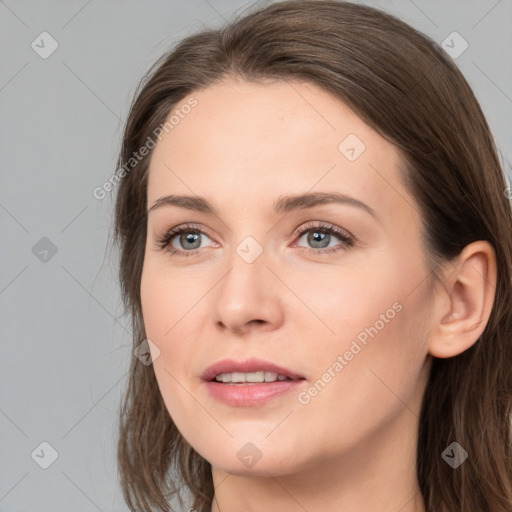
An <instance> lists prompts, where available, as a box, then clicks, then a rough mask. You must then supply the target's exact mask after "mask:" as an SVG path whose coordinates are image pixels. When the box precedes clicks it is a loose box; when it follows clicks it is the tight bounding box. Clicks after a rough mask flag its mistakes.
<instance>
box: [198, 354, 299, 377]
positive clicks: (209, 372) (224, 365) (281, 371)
mask: <svg viewBox="0 0 512 512" xmlns="http://www.w3.org/2000/svg"><path fill="white" fill-rule="evenodd" d="M258 371H267V372H274V373H277V374H278V375H284V376H286V377H289V378H290V379H303V378H304V377H303V376H302V375H299V374H298V373H295V372H293V371H291V370H288V368H284V367H283V366H279V365H277V364H274V363H271V362H270V361H264V360H263V359H255V358H252V359H246V360H245V361H235V360H233V359H223V360H222V361H218V362H217V363H214V364H212V365H211V366H209V367H208V368H206V370H205V371H204V372H203V373H202V374H201V379H203V380H205V381H211V380H214V379H215V377H216V376H217V375H219V374H221V373H233V372H241V373H249V372H258Z"/></svg>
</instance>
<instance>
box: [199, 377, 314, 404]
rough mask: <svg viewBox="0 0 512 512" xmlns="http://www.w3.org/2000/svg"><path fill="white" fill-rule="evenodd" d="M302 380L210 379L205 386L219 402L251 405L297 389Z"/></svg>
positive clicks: (262, 402) (268, 400)
mask: <svg viewBox="0 0 512 512" xmlns="http://www.w3.org/2000/svg"><path fill="white" fill-rule="evenodd" d="M304 382H306V381H305V380H304V379H302V380H284V381H275V382H266V383H254V384H223V383H221V382H217V381H212V382H206V387H207V389H208V392H209V393H210V395H211V396H212V397H213V398H215V399H216V400H218V401H219V402H223V403H225V404H227V405H232V406H239V407H252V406H255V405H263V404H265V403H267V402H270V401H271V400H273V399H274V398H278V397H280V396H283V395H285V394H287V393H291V392H292V391H297V389H298V388H299V387H300V386H302V385H303V383H304Z"/></svg>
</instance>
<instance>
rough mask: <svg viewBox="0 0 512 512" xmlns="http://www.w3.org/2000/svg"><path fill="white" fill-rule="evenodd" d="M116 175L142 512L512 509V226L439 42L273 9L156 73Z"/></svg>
mask: <svg viewBox="0 0 512 512" xmlns="http://www.w3.org/2000/svg"><path fill="white" fill-rule="evenodd" d="M118 163H119V166H118V168H120V169H123V171H122V174H121V175H120V177H121V178H122V179H121V180H120V184H119V187H118V196H117V203H116V212H115V213H116V219H115V229H116V240H117V242H118V243H119V246H120V250H121V260H120V281H121V287H122V292H123V297H124V300H125V303H126V306H127V308H128V310H129V311H130V313H131V315H132V318H133V343H134V349H135V354H136V355H137V356H138V357H137V358H134V359H133V361H132V367H131V376H130V385H129V389H128V390H127V392H126V396H125V401H124V403H123V407H122V410H121V412H120V439H119V450H118V455H119V470H120V476H121V482H122V486H123V490H124V495H125V499H126V501H127V503H128V505H129V506H130V508H131V510H145V511H149V510H153V509H154V507H157V509H158V510H169V501H168V499H169V498H171V497H173V496H176V495H177V496H178V498H179V499H180V503H181V504H182V506H185V501H184V500H182V497H181V496H180V495H179V492H178V491H179V490H180V488H181V489H182V490H185V491H188V492H190V493H191V495H192V496H191V504H192V507H193V509H194V510H197V511H201V512H205V511H215V512H218V511H222V512H231V511H240V510H279V511H295V510H297V511H298V510H308V511H316V510H323V511H339V510H351V511H354V512H356V511H363V510H364V511H366V510H379V511H382V512H395V511H398V510H400V511H401V512H412V511H428V512H438V511H446V512H455V511H460V512H462V511H465V512H467V511H470V510H471V511H486V512H491V511H492V512H506V511H507V512H510V511H512V484H511V481H512V460H511V459H512V443H511V401H512V371H511V362H512V342H511V332H512V296H511V295H512V294H511V292H512V241H511V234H512V219H511V211H510V205H509V202H508V199H507V197H506V195H505V193H504V191H505V189H506V183H505V180H504V176H503V171H502V169H501V167H500V163H499V160H498V157H497V154H496V148H495V145H494V142H493V138H492V135H491V133H490V131H489V127H488V125H487V123H486V120H485V118H484V116H483V114H482V111H481V109H480V107H479V105H478V103H477V100H476V99H475V96H474V94H473V93H472V91H471V89H470V87H469V86H468V84H467V82H466V81H465V79H464V78H463V76H462V74H461V73H460V72H459V71H458V69H457V67H456V66H455V65H454V64H453V62H452V61H451V60H450V57H449V56H447V55H446V54H445V53H444V52H443V51H442V50H441V49H440V48H439V46H438V45H437V44H436V43H434V42H432V41H431V40H430V39H428V38H427V37H425V36H424V35H422V34H420V33H418V32H417V31H416V30H414V29H412V28H411V27H409V26H408V25H406V24H404V23H403V22H401V21H399V20H398V19H396V18H394V17H392V16H390V15H388V14H385V13H383V12H381V11H378V10H376V9H373V8H370V7H366V6H362V5H355V4H351V3H346V2H336V1H322V2H318V1H314V0H313V1H311V0H304V1H297V2H293V1H292V2H288V1H286V2H281V3H277V4H273V5H270V6H268V7H266V8H264V9H260V10H258V11H255V12H253V13H251V14H248V15H246V16H245V17H243V18H241V19H238V20H236V21H235V22H233V23H231V24H229V25H227V26H226V27H225V28H223V29H220V30H210V31H205V32H202V33H200V34H197V35H194V36H191V37H188V38H187V39H185V40H184V41H183V42H181V43H180V44H179V45H178V46H177V47H176V48H175V49H174V50H173V51H172V52H170V53H169V54H168V55H164V56H163V57H162V58H161V59H160V61H159V62H158V63H156V64H155V66H154V68H153V70H152V71H151V73H149V74H148V76H146V77H145V80H144V81H143V83H142V84H141V86H140V88H139V90H138V92H137V94H136V98H135V100H134V102H133V104H132V106H131V110H130V114H129V117H128V120H127V124H126V127H125V133H124V138H123V145H122V150H121V154H120V157H119V162H118ZM189 244H191V245H189ZM144 351H145V352H146V353H145V354H144V357H142V354H143V353H144ZM148 360H149V362H151V360H152V362H153V364H149V363H148ZM142 363H144V364H142Z"/></svg>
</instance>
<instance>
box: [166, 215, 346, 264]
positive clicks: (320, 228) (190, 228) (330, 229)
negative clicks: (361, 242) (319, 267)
mask: <svg viewBox="0 0 512 512" xmlns="http://www.w3.org/2000/svg"><path fill="white" fill-rule="evenodd" d="M313 230H315V232H322V233H326V234H328V235H334V236H336V237H337V238H338V239H339V240H340V241H341V242H342V244H341V245H338V246H335V247H330V248H325V249H313V248H311V247H299V249H300V250H305V251H306V252H309V253H312V254H326V253H331V252H336V251H340V250H347V249H349V248H350V247H353V246H354V244H355V238H354V237H353V236H352V235H350V234H349V233H348V232H346V231H343V230H341V229H339V228H337V227H336V226H333V225H330V224H323V223H317V224H315V223H308V224H306V225H304V226H303V227H302V228H301V229H300V230H299V231H298V232H297V234H296V238H298V239H300V238H302V236H303V235H304V233H307V232H308V231H313ZM184 232H193V233H201V234H202V235H206V236H208V233H205V232H204V231H203V230H202V229H200V228H199V227H197V226H195V225H194V224H184V225H182V226H178V227H176V228H173V229H171V230H169V231H168V232H167V233H165V234H164V235H163V236H161V237H159V238H158V239H157V241H156V244H157V245H158V247H160V249H161V250H164V249H166V248H167V246H168V245H169V244H170V243H171V242H172V240H173V239H174V238H176V237H177V236H178V235H181V234H182V233H184ZM343 245H344V246H345V247H343ZM167 250H168V251H169V253H170V254H171V255H175V254H176V255H178V256H182V257H186V258H188V257H189V256H195V255H196V254H198V253H199V249H193V250H191V251H182V250H180V249H174V248H173V249H172V250H171V249H167Z"/></svg>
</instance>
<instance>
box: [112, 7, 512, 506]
mask: <svg viewBox="0 0 512 512" xmlns="http://www.w3.org/2000/svg"><path fill="white" fill-rule="evenodd" d="M227 76H233V77H239V78H241V79H244V80H247V81H258V80H259V79H262V78H274V79H275V78H277V79H282V80H300V81H309V82H312V83H314V84H316V85H319V86H321V87H322V88H324V89H325V90H326V91H328V92H330V93H331V94H332V95H333V96H335V97H337V98H339V99H340V100H341V101H343V102H345V103H346V104H347V105H348V106H349V107H351V108H352V109H353V111H354V112H355V113H356V114H357V115H359V116H360V117H361V118H362V119H363V120H364V121H365V122H366V123H367V124H368V125H370V126H371V127H373V128H374V129H375V130H377V131H378V132H379V133H380V134H381V135H382V136H383V137H385V138H386V139H387V140H388V141H390V142H391V143H392V144H394V145H396V146H397V147H398V148H399V149H400V150H401V154H402V156H403V161H404V163H405V165H404V169H403V176H402V177H403V180H404V184H405V185H406V186H407V187H408V190H409V191H410V192H411V194H412V195H413V197H414V198H415V200H416V201H417V204H418V207H419V211H420V212H421V216H422V236H423V238H422V241H423V247H424V254H425V258H426V261H427V262H428V265H429V267H430V268H431V269H432V271H433V272H434V274H433V275H434V281H435V278H437V276H438V274H437V273H436V272H437V271H439V269H440V265H442V264H443V262H444V263H446V262H449V261H450V260H451V259H452V258H453V257H455V256H457V255H458V254H459V253H460V252H461V250H462V249H463V248H464V247H465V246H466V245H467V244H469V243H471V242H474V241H477V240H487V241H489V242H490V243H491V244H492V246H493V247H494V249H495V253H496V258H497V271H498V282H497V288H496V294H495V301H494V305H493V309H492V312H491V316H490V319H489V321H488V323H487V325H486V328H485V330H484V332H483V334H482V335H481V337H480V338H479V340H478V341H477V343H475V344H474V345H473V346H472V347H471V348H470V349H468V350H466V351H465V352H463V353H462V354H460V355H459V356H457V357H453V358H447V359H438V358H434V360H433V364H432V369H431V375H430V380H429V382H428V386H427V389H426V391H425V395H424V400H423V406H422V411H421V416H420V426H419V442H418V450H417V467H416V470H417V477H418V481H419V485H420V488H421V492H422V494H423V499H424V502H425V506H426V510H427V511H428V512H438V511H440V510H449V511H450V512H462V511H464V512H468V511H469V510H472V511H476V510H478V511H481V512H511V511H512V483H511V482H512V428H511V408H512V236H511V235H512V215H511V209H510V203H509V201H508V199H507V197H506V194H505V189H506V183H505V179H504V173H503V170H502V167H501V165H500V161H499V158H498V156H497V150H496V147H495V144H494V141H493V137H492V135H491V132H490V130H489V127H488V125H487V122H486V120H485V118H484V115H483V113H482V111H481V109H480V106H479V104H478V102H477V100H476V98H475V96H474V94H473V92H472V91H471V89H470V87H469V85H468V83H467V82H466V80H465V79H464V77H463V75H462V74H461V72H460V71H459V70H458V68H457V67H456V66H455V65H454V63H453V61H452V60H451V58H450V57H448V56H447V55H446V54H445V53H444V51H443V50H442V49H441V48H440V47H439V45H438V44H437V43H435V42H434V41H432V40H431V39H429V38H428V37H426V36H424V35H423V34H421V33H419V32H418V31H416V30H414V29H413V28H411V27H410V26H408V25H407V24H405V23H403V22H402V21H400V20H399V19H397V18H395V17H393V16H391V15H389V14H386V13H384V12H381V11H380V10H377V9H374V8H371V7H367V6H363V5H357V4H352V3H348V2H342V1H319V0H302V1H284V2H280V3H275V4H271V5H270V6H267V7H265V8H259V9H257V10H253V11H252V12H249V13H246V14H245V15H244V16H243V17H239V18H238V19H236V20H234V21H232V22H231V23H228V24H227V25H226V26H225V27H224V28H221V29H219V30H205V31H203V32H201V33H198V34H195V35H192V36H190V37H187V38H186V39H185V40H183V41H182V42H181V43H180V44H178V45H177V46H176V47H175V48H174V49H173V50H172V51H170V52H169V53H168V54H166V55H164V56H162V57H161V58H160V59H159V60H158V61H157V62H156V63H155V64H154V65H153V66H152V67H151V69H150V71H149V72H148V73H147V74H146V76H145V77H144V78H143V79H142V81H141V82H140V84H139V88H138V89H137V91H136V95H135V99H134V101H133V103H132V105H131V108H130V113H129V116H128V119H127V122H126V127H125V131H124V137H123V141H122V148H121V152H120V155H119V160H118V169H121V167H122V166H123V165H125V166H126V163H127V162H128V161H130V159H132V158H133V155H134V154H135V153H137V152H138V150H139V149H140V148H141V147H142V146H144V145H147V144H148V141H149V140H150V139H151V140H153V141H154V140H155V136H156V134H158V133H160V132H158V129H159V127H161V126H163V125H165V123H166V120H167V119H168V116H169V115H170V114H171V112H172V110H173V108H174V107H175V106H176V105H177V104H178V103H179V102H180V101H181V100H183V99H184V98H186V97H187V96H189V95H191V94H192V93H193V92H194V91H197V90H200V89H202V88H206V87H208V86H211V85H213V84H215V83H216V82H218V81H220V80H221V79H223V78H225V77H227ZM150 157H151V151H149V154H148V155H147V156H145V157H144V158H141V159H140V161H137V164H136V165H135V164H134V165H133V168H131V169H127V168H126V167H125V168H124V169H125V171H124V172H122V173H120V174H119V178H120V179H119V183H118V188H117V198H116V206H115V241H116V242H117V243H118V245H119V248H120V263H119V278H120V284H121V291H122V296H123V300H124V303H125V307H126V309H127V311H128V312H129V314H130V316H131V319H132V327H133V346H134V347H136V346H138V345H139V344H140V343H141V341H142V340H144V339H145V338H146V336H145V331H144V323H143V318H142V312H141V299H140V282H141V274H142V266H143V262H144V250H145V242H146V222H147V216H146V208H147V205H146V202H147V198H146V195H147V173H148V165H149V159H150ZM132 163H133V162H132ZM130 165H132V164H130ZM119 426H120V436H119V444H118V468H119V473H120V478H121V484H122V489H123V493H124V497H125V500H126V502H127V503H128V505H129V507H130V509H131V510H144V511H150V510H152V507H158V510H162V511H167V510H170V507H169V503H168V499H169V498H170V497H172V496H176V497H177V498H178V499H180V502H181V503H183V502H182V501H181V497H180V493H179V488H180V487H182V488H183V489H185V491H189V492H190V493H191V494H192V496H193V504H192V505H193V507H194V508H195V509H196V510H197V511H199V512H208V511H209V510H210V507H211V504H212V499H213V493H214V489H213V483H212V476H211V467H210V464H209V463H208V462H207V461H206V460H204V459H203V458H202V457H201V456H200V455H199V454H197V453H196V452H195V451H194V449H193V448H192V447H191V446H190V445H189V444H188V443H187V442H186V441H185V439H184V438H183V437H182V436H181V434H180V432H179V431H178V430H177V428H176V426H175V425H174V423H173V421H172V419H171V417H170V415H169V413H168V411H167V410H166V408H165V405H164V402H163V399H162V397H161V394H160V392H159V389H158V385H157V381H156V378H155V374H154V371H153V368H152V366H146V365H144V364H141V363H140V362H139V361H138V359H136V358H135V357H134V358H133V359H132V361H131V370H130V378H129V386H128V389H127V390H126V394H125V396H124V401H123V404H122V407H121V410H120V416H119ZM454 441H456V442H458V443H459V444H460V445H461V446H462V447H463V448H464V449H465V450H466V451H467V452H468V454H469V457H468V459H467V460H466V461H465V462H464V463H463V464H462V465H461V466H459V467H458V468H457V469H456V470H454V469H452V468H451V467H450V466H449V465H448V464H447V463H446V462H445V461H444V460H443V459H442V457H441V454H442V452H443V451H444V450H445V449H446V448H447V446H449V445H450V444H451V443H452V442H454Z"/></svg>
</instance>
